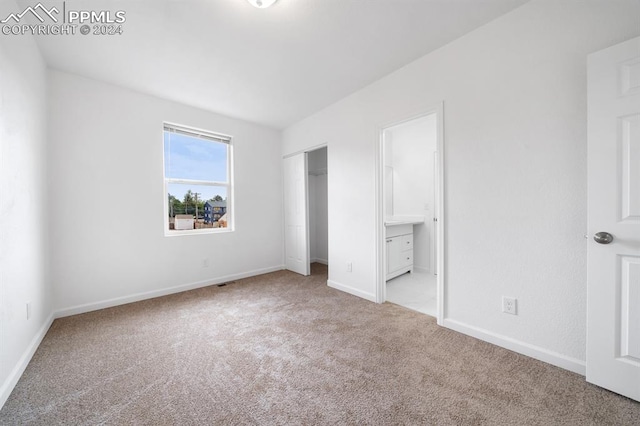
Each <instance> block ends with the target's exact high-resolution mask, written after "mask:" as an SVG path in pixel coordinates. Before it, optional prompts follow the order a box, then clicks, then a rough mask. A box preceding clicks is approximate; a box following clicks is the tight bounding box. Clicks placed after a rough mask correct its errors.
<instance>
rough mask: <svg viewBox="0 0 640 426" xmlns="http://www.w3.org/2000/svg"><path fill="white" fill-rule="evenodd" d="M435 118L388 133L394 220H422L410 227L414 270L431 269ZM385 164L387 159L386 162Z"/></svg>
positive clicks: (412, 123) (420, 119)
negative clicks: (416, 218) (404, 218)
mask: <svg viewBox="0 0 640 426" xmlns="http://www.w3.org/2000/svg"><path fill="white" fill-rule="evenodd" d="M435 118H436V116H435V115H434V114H430V115H427V116H425V117H421V118H417V119H415V120H411V121H409V122H407V123H403V124H401V125H398V126H394V127H391V128H390V129H388V130H387V133H388V135H389V137H388V138H387V137H385V144H387V142H388V145H391V147H386V146H385V154H390V155H391V156H392V159H391V162H390V164H392V165H393V179H392V180H393V184H392V188H391V190H390V191H387V192H390V193H391V194H392V197H393V203H392V204H393V215H394V216H424V218H425V221H424V223H421V224H417V225H414V226H413V241H414V249H413V258H414V262H413V263H414V268H417V269H419V270H422V271H423V272H428V271H430V269H431V245H432V235H433V230H432V227H433V212H434V161H433V158H434V153H435V152H436V150H437V133H436V120H435ZM385 161H386V158H385Z"/></svg>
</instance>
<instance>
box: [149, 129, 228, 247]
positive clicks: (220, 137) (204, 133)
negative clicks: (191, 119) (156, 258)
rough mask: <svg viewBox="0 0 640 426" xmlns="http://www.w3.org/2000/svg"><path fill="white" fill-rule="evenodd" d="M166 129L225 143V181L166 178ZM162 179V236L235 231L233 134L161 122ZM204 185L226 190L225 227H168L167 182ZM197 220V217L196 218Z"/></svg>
mask: <svg viewBox="0 0 640 426" xmlns="http://www.w3.org/2000/svg"><path fill="white" fill-rule="evenodd" d="M166 131H173V132H175V133H178V134H183V135H187V136H191V137H195V138H198V139H203V140H208V141H211V142H216V143H225V144H227V182H221V181H207V180H195V179H180V178H168V177H167V176H166V173H167V171H166V168H167V163H166V161H167V159H166V158H165V148H164V135H165V132H166ZM162 179H163V189H164V191H163V200H164V201H163V204H164V208H163V211H164V220H163V224H164V236H165V237H175V236H184V235H203V234H220V233H226V232H234V231H235V208H233V207H234V203H233V201H234V197H233V195H234V191H233V189H234V173H233V136H231V135H225V134H222V133H218V132H212V131H210V130H204V129H200V128H197V127H192V126H185V125H183V124H176V123H172V122H168V121H164V122H163V127H162ZM172 183H173V184H187V185H205V186H215V187H222V188H226V190H227V213H226V214H227V227H225V228H205V229H185V230H176V229H173V230H172V229H169V200H168V197H169V184H172ZM196 220H197V218H196Z"/></svg>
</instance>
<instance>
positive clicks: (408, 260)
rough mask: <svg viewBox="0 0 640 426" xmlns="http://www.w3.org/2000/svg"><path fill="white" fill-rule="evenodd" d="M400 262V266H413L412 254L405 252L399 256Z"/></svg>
mask: <svg viewBox="0 0 640 426" xmlns="http://www.w3.org/2000/svg"><path fill="white" fill-rule="evenodd" d="M400 262H401V263H402V266H403V267H404V266H412V265H413V252H412V251H406V252H402V253H401V254H400Z"/></svg>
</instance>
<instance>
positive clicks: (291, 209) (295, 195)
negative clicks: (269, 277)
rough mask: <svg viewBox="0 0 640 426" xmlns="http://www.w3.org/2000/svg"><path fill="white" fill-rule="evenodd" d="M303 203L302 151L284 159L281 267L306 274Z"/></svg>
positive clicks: (304, 174) (304, 164)
mask: <svg viewBox="0 0 640 426" xmlns="http://www.w3.org/2000/svg"><path fill="white" fill-rule="evenodd" d="M307 210H308V206H307V157H306V154H305V153H302V154H298V155H295V156H293V157H288V158H285V159H284V220H285V266H286V268H287V269H288V270H290V271H293V272H297V273H299V274H302V275H309V273H310V266H309V241H308V240H309V236H308V233H307V221H308V212H307Z"/></svg>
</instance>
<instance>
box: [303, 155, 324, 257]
mask: <svg viewBox="0 0 640 426" xmlns="http://www.w3.org/2000/svg"><path fill="white" fill-rule="evenodd" d="M307 161H308V169H309V252H310V253H309V255H310V257H311V262H320V263H325V264H326V263H327V262H328V258H329V255H328V250H329V241H328V238H329V236H328V232H329V231H328V221H329V217H328V210H327V149H326V148H321V149H317V150H314V151H311V152H309V153H308V157H307Z"/></svg>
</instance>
